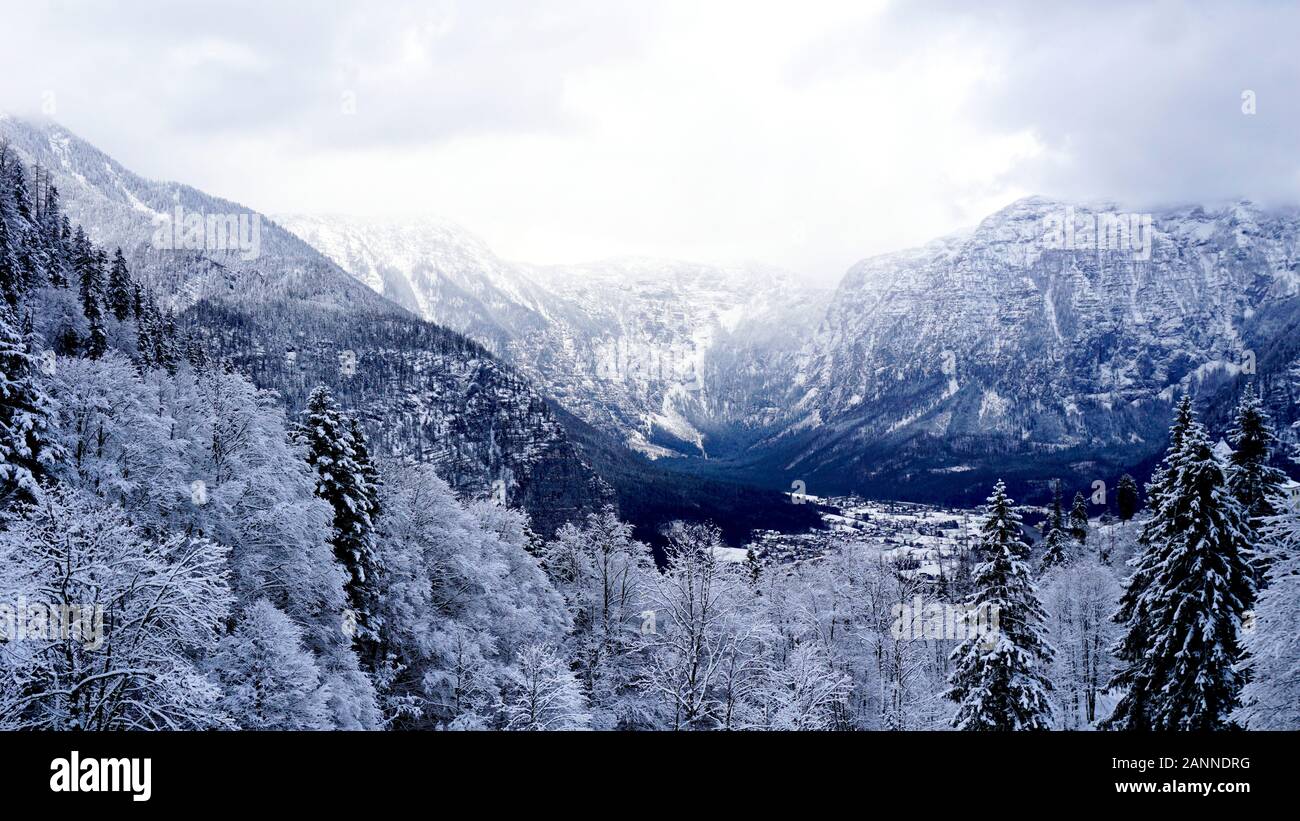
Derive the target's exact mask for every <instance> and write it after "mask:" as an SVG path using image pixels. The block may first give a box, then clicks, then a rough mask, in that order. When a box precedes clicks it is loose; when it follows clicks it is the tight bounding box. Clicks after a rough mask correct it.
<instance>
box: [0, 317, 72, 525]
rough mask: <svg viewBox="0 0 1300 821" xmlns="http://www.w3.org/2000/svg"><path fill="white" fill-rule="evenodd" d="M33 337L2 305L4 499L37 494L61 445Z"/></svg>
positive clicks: (0, 481)
mask: <svg viewBox="0 0 1300 821" xmlns="http://www.w3.org/2000/svg"><path fill="white" fill-rule="evenodd" d="M53 408H54V404H53V402H52V401H51V399H50V397H49V396H48V395H47V394H46V392H45V388H44V386H43V385H42V382H41V377H40V366H39V364H38V363H37V361H36V357H35V356H33V355H32V351H31V345H30V339H24V338H23V336H22V335H21V334H20V333H19V331H18V326H17V324H16V322H15V318H14V315H13V312H12V311H10V310H9V309H8V308H5V307H0V504H5V505H7V504H9V503H10V502H11V501H13V500H15V499H17V500H22V501H32V500H33V499H35V498H36V495H37V490H38V483H39V481H40V480H41V478H42V477H44V476H45V475H47V474H48V472H49V469H50V468H51V467H52V466H53V464H54V462H55V461H56V460H57V459H58V458H59V457H60V456H61V455H62V450H61V448H60V447H59V445H58V442H57V440H56V439H55V437H54V422H53V416H54V410H53Z"/></svg>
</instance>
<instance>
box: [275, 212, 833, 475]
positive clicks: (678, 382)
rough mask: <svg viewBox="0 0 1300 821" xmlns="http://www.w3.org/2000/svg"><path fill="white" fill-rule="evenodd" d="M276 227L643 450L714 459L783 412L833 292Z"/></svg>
mask: <svg viewBox="0 0 1300 821" xmlns="http://www.w3.org/2000/svg"><path fill="white" fill-rule="evenodd" d="M279 221H280V222H281V224H283V225H284V226H285V227H287V228H288V229H289V230H291V231H293V232H295V233H296V234H298V235H299V236H300V237H302V238H303V239H304V240H306V241H307V242H309V243H311V244H312V245H313V246H315V247H316V248H318V249H319V250H320V251H321V252H322V253H324V254H326V255H327V256H329V257H330V258H331V259H333V260H334V261H335V262H337V263H338V264H339V265H340V266H342V267H343V268H344V269H346V270H347V271H349V272H350V273H351V274H352V275H353V276H354V277H356V278H357V279H358V280H360V281H361V282H364V283H366V284H367V285H369V286H370V287H371V288H373V289H374V290H375V291H377V292H379V293H382V294H385V295H387V296H390V297H391V298H392V299H394V300H395V301H397V302H399V303H401V304H403V305H405V306H407V307H410V308H411V309H412V310H414V311H417V312H418V313H419V314H420V315H421V316H423V317H424V318H425V319H428V320H430V321H433V322H437V323H438V324H441V325H446V326H448V327H451V328H455V329H457V330H460V331H462V332H464V333H466V334H467V335H469V336H471V337H473V338H475V339H477V340H479V341H480V342H482V343H483V344H485V345H487V346H488V347H489V348H491V349H492V350H494V351H497V352H500V353H501V354H502V355H503V356H504V357H505V358H506V359H508V360H509V361H511V362H512V363H514V364H515V365H516V366H517V367H519V368H520V369H521V370H522V371H523V372H524V373H527V374H528V375H529V376H530V377H532V378H533V380H534V381H535V382H536V383H537V384H538V385H539V386H541V387H542V388H543V389H544V390H545V391H546V392H547V393H548V394H549V395H550V396H552V397H554V398H555V399H556V400H558V401H559V402H561V403H562V404H563V405H564V406H565V407H566V408H568V409H570V410H571V411H573V412H574V413H575V414H577V415H578V416H579V417H581V418H582V419H583V420H585V421H586V422H588V423H589V424H591V425H594V426H596V427H597V428H599V429H601V430H604V431H606V432H608V433H612V434H614V435H616V436H617V437H618V438H619V439H620V440H622V441H624V442H625V443H627V444H628V445H630V446H632V447H633V448H635V449H637V450H639V451H641V452H643V453H646V454H648V455H651V456H654V457H658V456H665V455H677V454H688V455H695V456H708V455H710V454H711V452H712V451H713V449H714V444H715V443H716V445H717V447H719V448H722V449H724V450H725V448H727V446H728V444H729V443H730V441H731V440H732V439H733V438H734V437H736V436H737V435H739V434H743V433H744V432H747V431H754V430H765V429H767V428H768V427H769V426H770V425H772V424H773V423H774V422H775V421H776V420H778V419H780V418H781V417H782V416H783V415H784V411H783V407H782V401H783V399H784V395H785V385H786V384H787V383H788V376H787V374H788V372H789V370H790V368H791V367H792V366H793V363H794V362H795V361H796V358H797V353H798V351H799V349H800V348H801V347H802V346H803V345H804V344H805V343H806V340H807V339H808V338H809V336H810V335H811V333H812V330H813V328H814V327H815V324H816V322H817V321H818V319H820V317H821V313H822V309H823V306H824V304H825V301H826V300H827V299H828V298H829V294H828V293H826V292H823V291H819V290H817V289H814V288H808V287H805V286H803V285H801V284H800V283H798V282H797V281H796V279H795V277H794V276H793V275H792V274H790V273H788V272H785V271H780V270H778V269H774V268H770V267H767V266H762V265H756V264H741V265H731V266H724V265H701V264H695V263H688V262H677V261H666V260H653V259H615V260H607V261H602V262H597V263H589V264H584V265H570V266H529V265H523V264H516V263H510V262H507V261H504V260H502V259H500V258H499V257H498V256H496V255H495V254H494V253H492V251H491V250H490V249H489V248H488V247H487V246H486V245H485V244H484V243H483V242H482V241H481V240H479V239H478V238H476V237H474V236H473V235H471V234H469V233H468V232H466V231H464V230H463V229H460V228H457V227H456V226H454V225H452V224H450V223H446V222H440V221H432V220H423V221H412V222H402V223H385V222H382V221H374V220H362V219H355V218H347V217H319V216H318V217H298V216H287V217H280V218H279Z"/></svg>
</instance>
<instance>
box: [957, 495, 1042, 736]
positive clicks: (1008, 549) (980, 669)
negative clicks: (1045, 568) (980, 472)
mask: <svg viewBox="0 0 1300 821" xmlns="http://www.w3.org/2000/svg"><path fill="white" fill-rule="evenodd" d="M1012 504H1013V502H1012V500H1011V499H1010V498H1008V497H1007V493H1006V485H1005V484H1003V483H1002V482H1001V481H1000V480H999V481H998V483H997V485H996V486H995V487H994V488H993V495H992V496H990V497H989V500H988V512H987V515H986V516H985V518H984V522H983V524H982V526H981V536H980V556H981V558H982V561H981V562H980V564H979V565H977V566H976V568H975V592H974V593H973V594H972V595H971V596H970V597H969V598H968V599H967V605H968V607H969V608H971V609H972V610H973V611H974V612H978V613H984V614H986V618H988V619H989V620H992V619H996V625H997V626H996V628H995V630H994V631H993V632H989V633H986V634H984V635H976V636H972V637H968V638H967V639H965V640H964V641H963V642H962V643H961V644H960V645H958V647H957V649H956V650H954V651H953V653H952V661H953V662H954V663H955V664H956V669H954V670H953V672H952V675H951V676H950V677H949V679H948V683H949V685H950V688H949V689H948V691H947V692H945V693H944V695H945V697H946V698H948V699H950V700H952V701H955V702H957V704H958V705H959V706H958V708H957V714H956V715H955V716H954V717H953V719H952V726H953V727H955V728H956V729H958V730H1045V729H1048V728H1049V727H1050V724H1051V717H1052V708H1051V704H1050V702H1049V701H1048V696H1047V693H1048V691H1049V690H1050V689H1051V683H1050V682H1049V681H1048V679H1047V669H1048V664H1049V663H1050V662H1051V660H1052V655H1053V651H1052V648H1051V647H1050V646H1049V645H1048V643H1047V640H1046V638H1045V637H1044V632H1043V622H1044V619H1045V618H1046V616H1045V614H1044V612H1043V607H1042V604H1041V603H1040V602H1039V600H1038V595H1037V593H1036V591H1035V589H1034V585H1033V582H1032V581H1031V579H1030V574H1029V568H1028V565H1026V563H1025V559H1026V558H1027V557H1028V555H1029V546H1028V545H1027V544H1025V542H1024V541H1023V540H1022V539H1021V536H1020V517H1019V516H1018V515H1016V513H1015V512H1014V511H1013V510H1012V509H1011V506H1012Z"/></svg>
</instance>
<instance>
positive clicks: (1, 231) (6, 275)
mask: <svg viewBox="0 0 1300 821" xmlns="http://www.w3.org/2000/svg"><path fill="white" fill-rule="evenodd" d="M0 297H3V298H4V301H5V302H6V303H8V304H9V307H10V308H14V309H16V308H17V307H18V302H19V300H20V299H21V297H22V271H21V270H20V269H19V267H18V255H17V254H15V253H14V248H13V243H12V242H10V240H9V226H8V224H7V223H6V221H5V219H4V215H3V213H2V212H0Z"/></svg>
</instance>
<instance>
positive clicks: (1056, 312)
mask: <svg viewBox="0 0 1300 821" xmlns="http://www.w3.org/2000/svg"><path fill="white" fill-rule="evenodd" d="M1067 207H1068V208H1070V209H1071V210H1070V211H1069V212H1067V210H1066V209H1067ZM1114 211H1115V209H1113V208H1109V207H1106V206H1100V207H1095V208H1089V207H1083V206H1070V205H1067V204H1066V203H1060V202H1054V201H1051V200H1047V199H1044V198H1039V197H1034V198H1028V199H1024V200H1021V201H1018V202H1016V203H1014V204H1012V205H1011V206H1009V207H1007V208H1005V209H1003V210H1002V211H1000V212H998V213H996V214H993V215H992V216H990V217H988V218H987V219H985V220H984V221H983V222H982V223H981V224H980V225H979V226H978V227H977V228H976V229H975V230H974V231H973V232H970V233H967V234H964V235H957V236H952V237H948V238H945V239H942V240H939V241H936V242H933V243H931V244H929V245H927V246H925V247H923V248H919V249H914V250H909V251H905V252H901V253H895V254H888V255H884V256H879V257H874V258H871V259H867V260H864V261H863V262H861V263H859V264H857V265H855V266H854V267H853V268H852V269H850V270H849V272H848V274H847V275H846V276H845V278H844V280H843V282H842V283H841V285H840V287H839V289H838V291H837V292H836V294H835V297H834V299H833V300H832V302H831V304H830V306H829V308H828V309H827V313H826V317H825V319H824V321H823V322H822V323H821V325H820V327H819V328H818V330H817V333H816V335H815V337H814V339H813V341H812V343H811V345H810V346H809V347H808V349H807V351H806V352H805V357H806V358H805V360H804V362H803V363H802V366H801V368H800V372H799V373H798V374H797V376H796V380H795V383H796V385H795V390H794V391H793V393H792V396H791V406H792V408H793V418H792V419H791V425H790V427H789V429H788V430H787V431H786V432H785V433H784V435H783V436H780V437H777V438H775V439H773V440H770V441H769V442H768V443H766V446H767V447H768V448H771V449H773V450H774V451H776V452H780V453H781V457H782V464H781V467H782V469H784V470H786V471H787V472H788V474H787V475H795V476H799V475H804V476H808V477H815V478H820V479H822V480H823V481H827V482H830V483H832V484H834V485H836V486H839V487H845V486H850V487H851V486H857V487H862V486H864V485H872V484H876V485H878V484H879V483H881V482H888V483H889V484H890V485H891V486H892V487H895V488H897V487H898V486H899V485H898V482H899V481H900V480H901V481H903V482H914V483H916V484H918V485H923V484H926V483H927V482H933V481H935V477H945V479H946V481H948V483H949V484H952V483H953V482H954V481H956V482H960V481H961V480H960V479H957V480H954V479H952V477H954V476H966V477H969V480H968V482H969V484H970V485H971V486H972V487H977V486H979V485H980V484H982V483H984V484H986V483H987V481H988V478H989V475H990V474H991V473H995V472H999V471H1002V472H1006V473H1009V474H1017V473H1020V472H1024V473H1026V475H1030V474H1033V473H1034V471H1035V468H1036V467H1037V468H1041V469H1042V472H1043V473H1046V474H1047V475H1050V473H1049V471H1053V470H1055V471H1065V472H1069V473H1073V474H1075V475H1077V476H1079V477H1080V478H1089V477H1091V478H1096V479H1111V478H1113V475H1112V471H1113V470H1114V469H1115V468H1116V467H1117V466H1120V465H1123V464H1132V463H1134V462H1137V461H1140V460H1141V459H1142V458H1145V457H1146V456H1147V455H1149V454H1150V453H1151V452H1152V451H1153V450H1154V449H1156V448H1158V447H1160V446H1161V444H1162V441H1163V437H1164V431H1165V429H1166V428H1167V425H1168V421H1169V415H1170V407H1171V402H1172V401H1173V399H1174V396H1175V394H1176V393H1179V392H1181V391H1184V390H1191V391H1192V392H1193V393H1201V394H1204V395H1207V396H1208V395H1209V394H1211V393H1213V389H1214V388H1215V387H1216V386H1217V385H1218V384H1219V383H1220V382H1222V381H1224V380H1226V379H1231V378H1232V377H1235V376H1238V375H1240V374H1242V373H1243V370H1245V371H1250V370H1254V371H1255V372H1256V375H1257V376H1259V377H1260V378H1261V379H1266V380H1268V381H1267V382H1266V385H1265V387H1266V388H1270V387H1272V381H1271V380H1272V375H1273V374H1282V373H1284V372H1285V370H1286V369H1287V367H1289V365H1290V364H1291V363H1290V361H1288V360H1289V359H1290V358H1291V357H1293V356H1294V351H1293V350H1292V352H1291V353H1287V352H1286V351H1285V350H1282V349H1280V348H1279V347H1278V345H1277V344H1276V343H1278V342H1280V340H1278V339H1277V333H1278V331H1277V328H1276V323H1274V324H1272V325H1261V323H1260V319H1261V317H1262V316H1264V315H1265V314H1268V315H1270V316H1272V317H1273V318H1274V320H1276V319H1277V317H1276V313H1277V311H1279V310H1281V311H1282V312H1283V313H1286V314H1288V315H1291V316H1294V315H1295V298H1296V296H1297V294H1298V293H1300V276H1297V268H1298V267H1300V245H1298V243H1300V222H1297V220H1296V219H1295V215H1294V214H1291V213H1279V214H1269V213H1265V212H1263V211H1262V210H1260V209H1259V208H1257V207H1255V206H1254V205H1252V204H1250V203H1248V202H1241V203H1236V204H1233V205H1231V206H1228V207H1225V208H1221V209H1217V210H1209V211H1207V210H1205V209H1202V208H1182V209H1176V210H1170V211H1167V212H1164V213H1157V214H1154V215H1152V220H1151V227H1150V245H1149V254H1146V253H1144V252H1143V251H1142V249H1141V248H1140V247H1139V244H1140V243H1139V242H1137V241H1136V240H1135V239H1134V240H1130V241H1129V242H1128V243H1126V244H1123V246H1122V247H1107V245H1106V242H1105V241H1104V239H1103V242H1102V248H1101V249H1100V250H1099V249H1098V244H1097V242H1096V241H1095V240H1094V239H1091V238H1089V237H1088V236H1086V235H1083V234H1080V235H1079V236H1076V237H1075V238H1074V241H1073V243H1072V244H1071V246H1070V247H1058V246H1060V245H1062V244H1063V243H1060V242H1059V241H1058V240H1059V235H1054V234H1053V226H1054V225H1056V224H1059V223H1060V222H1062V221H1064V219H1065V215H1066V214H1067V213H1069V214H1071V215H1072V216H1071V220H1072V222H1074V223H1075V224H1077V225H1079V226H1084V225H1086V224H1087V223H1088V222H1089V220H1090V219H1093V218H1095V217H1098V216H1099V215H1102V214H1110V213H1114ZM1054 236H1055V237H1056V238H1055V239H1054ZM1115 245H1119V243H1111V246H1115ZM1144 257H1149V258H1144ZM1283 327H1285V325H1283ZM1279 380H1280V381H1279V384H1278V386H1277V387H1278V388H1279V389H1285V390H1290V388H1289V387H1287V386H1286V385H1283V384H1281V382H1283V381H1285V380H1284V379H1282V378H1281V377H1280V376H1279ZM810 487H811V486H810Z"/></svg>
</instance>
